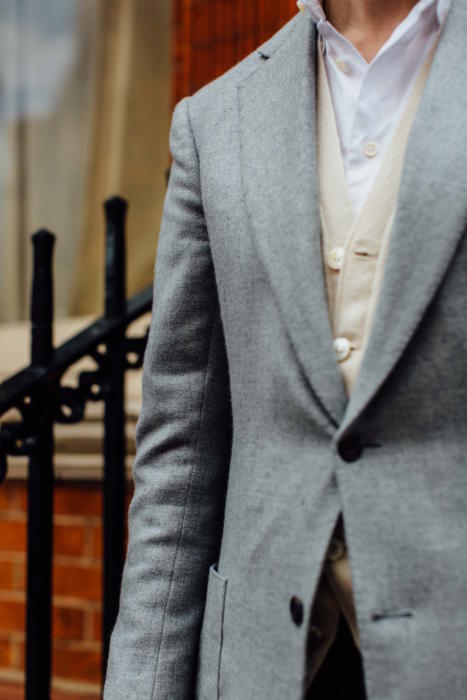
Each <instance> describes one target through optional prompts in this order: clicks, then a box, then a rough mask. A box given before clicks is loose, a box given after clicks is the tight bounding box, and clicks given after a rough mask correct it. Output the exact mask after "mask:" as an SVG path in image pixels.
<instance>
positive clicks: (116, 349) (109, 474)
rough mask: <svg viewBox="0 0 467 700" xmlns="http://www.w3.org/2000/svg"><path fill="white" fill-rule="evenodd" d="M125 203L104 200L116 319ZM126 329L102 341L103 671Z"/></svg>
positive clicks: (119, 474) (120, 552)
mask: <svg viewBox="0 0 467 700" xmlns="http://www.w3.org/2000/svg"><path fill="white" fill-rule="evenodd" d="M126 211H127V203H126V202H125V200H123V199H121V198H120V197H114V198H112V199H109V200H107V202H106V203H105V216H106V291H105V294H106V298H105V315H106V317H107V318H109V319H115V318H120V317H121V316H123V315H124V314H125V311H126V275H125V265H126V256H125V219H126ZM124 343H125V330H121V331H118V332H117V333H115V334H114V336H113V337H112V338H111V340H110V341H109V342H108V344H107V362H108V365H107V367H108V384H107V385H106V387H105V389H106V391H105V418H104V485H103V502H104V515H103V517H104V527H103V539H104V547H103V549H104V555H103V559H104V564H103V589H104V591H103V630H102V634H103V639H102V669H103V676H105V671H106V666H107V658H108V652H109V642H110V635H111V632H112V628H113V626H114V624H115V620H116V617H117V613H118V605H119V595H120V582H121V574H122V569H123V561H124V547H125V445H126V441H125V366H126V355H125V345H124Z"/></svg>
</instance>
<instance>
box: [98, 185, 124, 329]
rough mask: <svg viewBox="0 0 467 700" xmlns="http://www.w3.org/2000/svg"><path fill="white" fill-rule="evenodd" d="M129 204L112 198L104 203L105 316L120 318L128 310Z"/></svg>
mask: <svg viewBox="0 0 467 700" xmlns="http://www.w3.org/2000/svg"><path fill="white" fill-rule="evenodd" d="M127 210H128V203H127V202H126V200H125V199H123V198H122V197H111V198H110V199H107V200H106V202H105V203H104V212H105V220H106V256H105V259H106V262H105V315H106V317H107V318H119V317H120V316H122V315H123V314H124V313H125V310H126V253H125V223H126V213H127Z"/></svg>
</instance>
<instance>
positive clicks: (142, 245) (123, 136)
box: [0, 0, 170, 321]
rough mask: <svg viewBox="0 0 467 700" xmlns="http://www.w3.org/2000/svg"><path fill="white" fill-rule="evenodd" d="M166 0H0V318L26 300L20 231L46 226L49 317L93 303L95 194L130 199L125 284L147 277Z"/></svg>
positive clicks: (161, 141) (98, 224) (163, 100)
mask: <svg viewBox="0 0 467 700" xmlns="http://www.w3.org/2000/svg"><path fill="white" fill-rule="evenodd" d="M169 44H170V3H169V2H168V0H137V2H135V0H2V2H1V3H0V147H1V152H2V158H1V159H0V202H1V206H0V291H1V294H0V321H5V320H16V319H21V318H25V317H27V315H28V308H29V286H30V272H31V269H30V262H31V246H30V242H29V237H30V234H31V232H33V231H34V230H36V229H38V228H40V227H47V228H49V229H50V230H52V231H53V232H54V233H56V234H57V244H56V253H55V290H56V294H55V298H56V313H57V316H61V317H63V316H69V315H72V314H88V313H97V312H100V310H101V308H102V296H103V285H102V283H103V249H104V241H103V220H102V208H101V203H102V200H103V199H104V198H106V197H107V196H110V195H112V194H117V193H119V194H122V195H123V196H125V197H127V198H128V199H129V200H130V202H131V210H130V217H129V232H128V234H129V235H128V264H129V270H128V272H129V274H128V279H129V291H130V292H134V291H137V290H138V289H139V288H141V287H143V286H144V285H145V284H148V283H149V282H150V280H151V278H152V268H153V262H154V252H155V247H156V243H157V240H156V236H157V230H158V225H159V220H160V215H161V208H162V202H163V197H164V192H165V170H166V167H167V165H168V144H167V139H168V124H169V83H170V75H169V73H170V62H169V50H170V47H169Z"/></svg>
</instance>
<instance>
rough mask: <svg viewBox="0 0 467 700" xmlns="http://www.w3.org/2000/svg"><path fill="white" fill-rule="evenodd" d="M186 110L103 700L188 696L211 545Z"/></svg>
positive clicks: (219, 509) (212, 351) (199, 242)
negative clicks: (126, 542) (125, 551)
mask: <svg viewBox="0 0 467 700" xmlns="http://www.w3.org/2000/svg"><path fill="white" fill-rule="evenodd" d="M189 104H190V98H185V99H184V100H182V101H181V102H180V103H179V104H178V105H177V107H176V108H175V111H174V114H173V119H172V126H171V132H170V146H171V151H172V156H173V164H172V169H171V175H170V179H169V185H168V190H167V194H166V200H165V204H164V212H163V217H162V225H161V231H160V236H159V243H158V250H157V259H156V268H155V282H154V307H153V313H152V320H151V328H150V334H149V341H148V346H147V349H146V353H145V359H144V369H143V405H142V411H141V414H140V417H139V420H138V423H137V429H136V447H137V450H136V458H135V462H134V468H133V474H134V482H135V492H134V496H133V499H132V502H131V505H130V511H129V542H128V551H127V557H126V562H125V567H124V572H123V581H122V588H121V596H120V609H119V614H118V618H117V622H116V625H115V628H114V631H113V634H112V639H111V646H110V655H109V662H108V667H107V676H106V683H105V689H104V699H105V700H120V699H122V700H123V699H124V700H129V698H131V699H132V700H133V699H135V700H153V699H154V698H158V699H160V700H169V698H170V699H171V700H183V699H184V698H192V697H193V696H194V681H195V672H196V663H197V651H198V639H199V634H200V630H201V623H202V618H203V611H204V604H205V598H206V587H207V578H208V570H209V566H210V564H212V563H213V562H214V561H216V559H217V556H218V549H219V545H220V540H221V532H222V522H223V511H224V499H225V488H226V480H227V473H228V467H229V462H230V450H231V430H232V427H231V405H230V391H229V382H228V369H227V359H226V351H225V344H224V336H223V329H222V323H221V318H220V313H219V303H218V296H217V288H216V281H215V275H214V268H213V262H212V258H211V251H210V245H209V240H208V236H207V230H206V224H205V219H204V214H203V208H202V203H201V193H200V180H199V163H198V155H197V151H196V146H195V142H194V139H193V135H192V131H191V126H190V118H189Z"/></svg>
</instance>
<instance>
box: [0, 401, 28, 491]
mask: <svg viewBox="0 0 467 700" xmlns="http://www.w3.org/2000/svg"><path fill="white" fill-rule="evenodd" d="M16 408H17V409H18V410H19V411H20V413H21V414H22V420H18V421H9V422H6V423H3V424H2V425H1V426H0V483H1V482H3V481H4V480H5V479H6V475H7V472H8V460H7V458H8V457H27V456H29V455H30V454H31V453H32V452H33V450H34V447H35V444H36V439H35V436H34V432H33V429H32V426H31V409H30V405H29V399H23V400H22V401H21V402H20V403H19V404H18V406H17V407H16Z"/></svg>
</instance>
